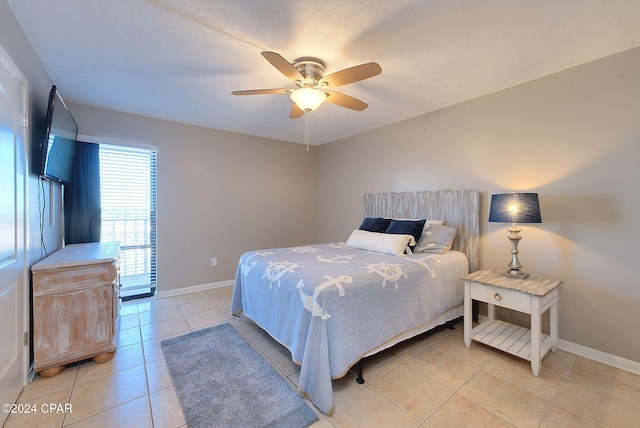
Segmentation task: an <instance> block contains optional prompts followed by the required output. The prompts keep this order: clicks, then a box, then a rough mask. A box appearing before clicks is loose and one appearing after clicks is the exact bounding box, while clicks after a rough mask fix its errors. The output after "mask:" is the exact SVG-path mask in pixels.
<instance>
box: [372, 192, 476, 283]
mask: <svg viewBox="0 0 640 428" xmlns="http://www.w3.org/2000/svg"><path fill="white" fill-rule="evenodd" d="M364 216H365V217H392V218H415V219H422V218H424V219H429V220H442V221H443V222H444V224H446V225H448V226H451V227H455V228H456V230H457V236H456V240H455V241H454V243H453V249H454V250H457V251H461V252H463V253H464V254H465V255H466V256H467V259H469V271H470V272H474V271H476V270H478V266H479V263H480V260H479V238H480V192H479V191H478V190H438V191H426V192H401V193H375V194H372V193H367V194H365V195H364Z"/></svg>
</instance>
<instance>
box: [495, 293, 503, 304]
mask: <svg viewBox="0 0 640 428" xmlns="http://www.w3.org/2000/svg"><path fill="white" fill-rule="evenodd" d="M493 298H494V299H496V300H497V301H498V302H499V301H500V300H502V296H501V295H500V294H498V293H496V294H494V295H493Z"/></svg>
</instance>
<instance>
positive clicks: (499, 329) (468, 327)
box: [461, 269, 562, 376]
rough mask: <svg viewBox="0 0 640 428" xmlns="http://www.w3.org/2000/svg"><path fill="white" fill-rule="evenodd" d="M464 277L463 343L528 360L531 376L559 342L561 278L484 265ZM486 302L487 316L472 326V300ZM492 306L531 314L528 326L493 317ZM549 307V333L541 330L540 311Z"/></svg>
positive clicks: (554, 350)
mask: <svg viewBox="0 0 640 428" xmlns="http://www.w3.org/2000/svg"><path fill="white" fill-rule="evenodd" d="M461 279H463V280H464V344H465V346H466V347H467V348H469V347H470V346H471V340H475V341H477V342H480V343H484V344H485V345H489V346H492V347H494V348H497V349H500V350H501V351H504V352H507V353H509V354H512V355H515V356H517V357H520V358H524V359H525V360H528V361H531V371H532V372H533V375H534V376H538V374H539V373H540V361H541V360H542V358H544V356H545V355H546V354H547V352H549V350H551V351H552V352H556V348H557V346H558V286H559V285H560V284H562V281H559V280H556V279H550V278H545V277H543V276H537V275H530V276H529V277H528V278H526V279H518V278H511V277H508V276H505V275H504V274H503V273H501V272H500V271H497V270H494V269H486V270H481V271H476V272H473V273H470V274H468V275H464V276H462V277H461ZM473 300H478V301H481V302H485V303H487V304H488V319H487V320H485V321H483V322H482V323H480V324H478V325H477V326H475V327H473V328H472V319H471V304H472V302H473ZM495 306H501V307H503V308H507V309H512V310H515V311H519V312H524V313H526V314H530V315H531V329H528V328H524V327H520V326H517V325H514V324H510V323H508V322H505V321H500V320H497V319H495ZM547 310H549V315H550V316H549V320H550V326H549V330H550V331H549V334H548V335H547V334H543V333H542V332H541V317H542V314H543V313H544V312H545V311H547Z"/></svg>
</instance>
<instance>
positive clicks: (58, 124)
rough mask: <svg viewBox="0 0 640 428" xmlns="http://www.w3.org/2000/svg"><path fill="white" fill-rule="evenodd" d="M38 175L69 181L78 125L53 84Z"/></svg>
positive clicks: (58, 180)
mask: <svg viewBox="0 0 640 428" xmlns="http://www.w3.org/2000/svg"><path fill="white" fill-rule="evenodd" d="M45 137H46V139H45V140H44V142H43V144H42V168H41V170H40V176H41V177H43V178H47V179H49V180H52V181H55V182H57V183H60V184H70V183H71V170H72V167H73V156H74V154H75V151H76V138H77V137H78V125H76V121H75V120H73V117H72V116H71V113H70V112H69V109H68V108H67V106H66V104H65V103H64V101H62V97H61V96H60V93H59V92H58V90H57V89H56V86H55V85H53V87H52V88H51V92H50V93H49V105H48V108H47V122H46V131H45Z"/></svg>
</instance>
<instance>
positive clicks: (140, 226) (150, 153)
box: [100, 144, 156, 300]
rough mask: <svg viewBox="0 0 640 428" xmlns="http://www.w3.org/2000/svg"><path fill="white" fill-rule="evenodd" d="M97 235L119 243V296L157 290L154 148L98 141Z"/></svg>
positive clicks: (104, 239) (124, 296)
mask: <svg viewBox="0 0 640 428" xmlns="http://www.w3.org/2000/svg"><path fill="white" fill-rule="evenodd" d="M100 198H101V210H102V221H101V228H100V230H101V231H100V234H101V236H100V240H101V241H103V242H112V241H117V242H120V283H121V287H122V288H121V290H120V295H121V296H122V299H123V300H129V299H132V298H136V297H147V296H152V295H153V294H155V291H156V151H155V150H149V149H140V148H132V147H124V146H110V145H105V144H101V145H100Z"/></svg>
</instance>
